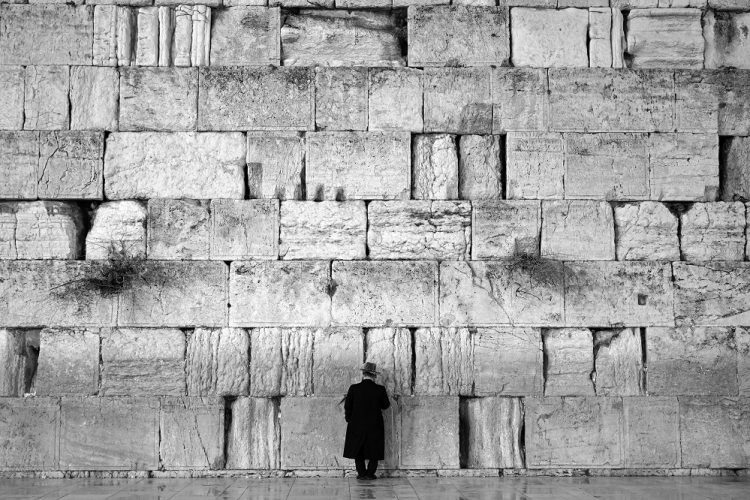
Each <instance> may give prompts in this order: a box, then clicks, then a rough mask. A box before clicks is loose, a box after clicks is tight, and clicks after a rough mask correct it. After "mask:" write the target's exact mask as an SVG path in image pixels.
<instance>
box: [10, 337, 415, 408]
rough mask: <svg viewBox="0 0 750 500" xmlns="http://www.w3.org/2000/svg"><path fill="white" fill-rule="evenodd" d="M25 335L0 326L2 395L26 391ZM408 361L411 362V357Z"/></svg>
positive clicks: (13, 394) (31, 367)
mask: <svg viewBox="0 0 750 500" xmlns="http://www.w3.org/2000/svg"><path fill="white" fill-rule="evenodd" d="M26 337H27V335H26V332H25V331H24V330H16V329H11V328H0V396H2V397H5V396H13V397H16V396H23V395H24V393H26V390H27V387H26V385H27V383H26V382H27V381H26V379H27V376H26V375H27V373H28V374H31V371H32V369H33V361H32V360H31V359H30V358H29V356H28V354H29V349H28V348H27V340H26ZM409 361H410V362H411V357H409ZM27 366H28V369H27ZM29 382H31V380H29ZM29 389H30V388H29Z"/></svg>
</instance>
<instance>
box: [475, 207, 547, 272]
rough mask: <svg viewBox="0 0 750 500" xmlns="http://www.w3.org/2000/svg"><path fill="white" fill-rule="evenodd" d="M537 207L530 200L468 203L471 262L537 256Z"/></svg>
mask: <svg viewBox="0 0 750 500" xmlns="http://www.w3.org/2000/svg"><path fill="white" fill-rule="evenodd" d="M540 225H541V204H540V202H539V201H534V200H509V201H480V202H474V203H473V204H472V224H471V226H472V229H473V233H472V241H471V244H472V249H471V250H472V253H471V255H472V259H474V260H492V259H510V258H513V257H516V256H538V255H539V234H540Z"/></svg>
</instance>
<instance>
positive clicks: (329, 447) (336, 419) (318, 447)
mask: <svg viewBox="0 0 750 500" xmlns="http://www.w3.org/2000/svg"><path fill="white" fill-rule="evenodd" d="M340 400H341V396H331V397H314V398H299V397H286V398H282V400H281V467H282V468H288V469H297V468H304V469H310V468H321V467H324V468H325V467H342V466H344V465H345V464H348V463H349V462H350V461H349V460H347V459H344V458H342V457H341V445H342V443H343V442H344V436H345V432H346V422H345V421H344V407H343V404H341V405H340V404H339V402H340Z"/></svg>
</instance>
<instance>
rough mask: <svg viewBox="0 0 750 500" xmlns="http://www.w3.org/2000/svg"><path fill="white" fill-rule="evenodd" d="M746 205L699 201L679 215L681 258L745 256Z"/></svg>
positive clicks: (702, 259) (709, 259)
mask: <svg viewBox="0 0 750 500" xmlns="http://www.w3.org/2000/svg"><path fill="white" fill-rule="evenodd" d="M745 225H746V221H745V205H744V203H742V202H739V201H737V202H717V203H696V204H694V205H693V206H692V207H690V209H689V210H687V211H686V212H685V213H683V214H682V215H680V250H681V253H682V260H689V261H698V262H704V261H711V260H718V261H728V260H744V256H745Z"/></svg>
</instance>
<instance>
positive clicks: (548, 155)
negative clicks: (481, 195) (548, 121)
mask: <svg viewBox="0 0 750 500" xmlns="http://www.w3.org/2000/svg"><path fill="white" fill-rule="evenodd" d="M564 147H565V144H564V142H563V136H562V134H557V133H554V132H510V133H508V135H507V136H506V174H505V175H506V180H505V186H506V187H505V193H506V198H508V199H511V200H512V199H553V198H562V197H563V195H564V182H563V181H564V176H565V155H564Z"/></svg>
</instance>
